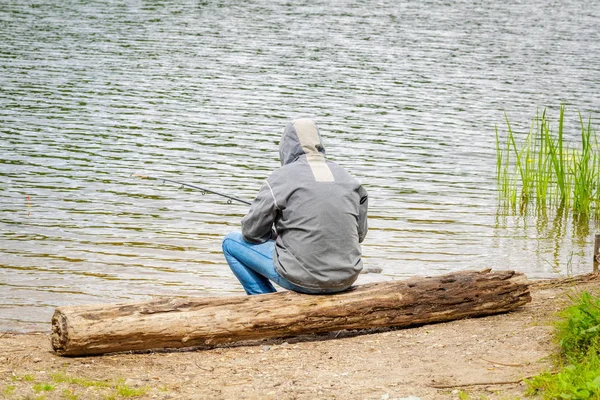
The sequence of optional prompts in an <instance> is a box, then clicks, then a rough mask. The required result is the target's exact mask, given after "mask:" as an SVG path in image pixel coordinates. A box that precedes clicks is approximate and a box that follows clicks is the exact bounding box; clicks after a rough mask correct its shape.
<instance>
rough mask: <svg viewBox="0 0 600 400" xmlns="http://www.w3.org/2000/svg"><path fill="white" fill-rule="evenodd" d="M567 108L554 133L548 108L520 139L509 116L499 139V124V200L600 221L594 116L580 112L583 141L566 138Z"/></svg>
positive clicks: (562, 110) (598, 156)
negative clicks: (567, 211)
mask: <svg viewBox="0 0 600 400" xmlns="http://www.w3.org/2000/svg"><path fill="white" fill-rule="evenodd" d="M564 117H565V106H564V105H562V106H561V107H560V114H559V119H558V130H557V131H556V133H555V132H553V130H552V126H551V121H550V119H549V117H548V116H547V115H546V110H544V111H543V113H542V114H541V115H539V114H538V115H536V117H535V118H534V119H533V121H532V125H531V128H530V131H529V133H528V134H527V135H526V136H525V138H524V140H523V141H522V142H517V135H516V134H515V132H514V131H513V129H512V127H511V125H510V122H509V120H508V116H505V118H506V126H507V134H506V137H505V138H504V140H501V138H500V134H499V132H498V128H497V127H496V178H497V180H498V187H499V192H500V198H501V201H502V202H503V203H505V204H507V205H509V206H510V207H511V208H513V210H516V208H517V207H518V208H519V210H520V212H521V213H524V212H526V211H527V210H528V208H529V207H530V206H535V208H536V209H537V210H538V211H542V212H543V211H545V209H546V207H552V206H554V207H560V208H566V209H571V210H572V211H573V213H574V214H575V216H576V217H584V218H585V217H587V218H589V217H593V218H596V219H600V182H599V181H600V147H599V146H598V137H597V134H596V131H595V130H593V128H592V119H591V116H590V118H589V119H588V121H587V123H586V122H585V121H584V120H583V118H582V117H581V114H580V115H579V123H580V126H581V143H580V144H579V145H578V146H572V145H571V144H569V143H567V142H566V141H565V138H564V125H565V124H564V122H565V119H564Z"/></svg>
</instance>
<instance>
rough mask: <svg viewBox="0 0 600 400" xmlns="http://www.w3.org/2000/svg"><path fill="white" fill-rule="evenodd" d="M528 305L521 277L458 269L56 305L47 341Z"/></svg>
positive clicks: (311, 325) (301, 325) (338, 322)
mask: <svg viewBox="0 0 600 400" xmlns="http://www.w3.org/2000/svg"><path fill="white" fill-rule="evenodd" d="M530 301H531V296H530V294H529V287H528V285H527V279H526V278H525V276H524V275H523V274H522V273H519V272H514V271H493V272H492V271H490V270H484V271H464V272H457V273H451V274H447V275H442V276H434V277H425V278H423V277H416V278H412V279H408V280H398V281H390V282H380V283H371V284H366V285H360V286H354V287H352V288H350V289H349V290H347V291H346V292H343V293H339V294H335V295H305V294H298V293H294V292H287V291H286V292H279V293H273V294H266V295H259V296H234V297H210V298H186V299H180V298H178V299H160V300H152V301H145V302H138V303H129V304H100V305H88V306H73V307H59V308H57V309H56V311H55V313H54V316H53V317H52V339H51V341H52V348H53V349H54V350H55V351H56V352H57V353H58V354H60V355H65V356H82V355H93V354H103V353H112V352H120V351H130V350H152V349H165V348H181V347H196V346H214V345H218V344H223V343H233V342H238V341H243V340H252V339H265V338H274V337H288V336H295V335H300V334H307V333H322V332H330V331H336V330H343V329H369V328H379V327H408V326H411V325H422V324H428V323H435V322H443V321H450V320H455V319H461V318H467V317H480V316H485V315H491V314H497V313H502V312H507V311H510V310H513V309H515V308H517V307H519V306H522V305H524V304H526V303H528V302H530Z"/></svg>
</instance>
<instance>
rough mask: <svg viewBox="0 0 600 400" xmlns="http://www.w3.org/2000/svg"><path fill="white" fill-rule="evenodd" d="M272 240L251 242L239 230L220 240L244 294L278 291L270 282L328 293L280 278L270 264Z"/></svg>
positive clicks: (302, 290) (290, 287)
mask: <svg viewBox="0 0 600 400" xmlns="http://www.w3.org/2000/svg"><path fill="white" fill-rule="evenodd" d="M274 251H275V241H274V240H269V241H267V242H265V243H261V244H253V243H250V242H247V241H245V240H244V237H243V236H242V234H241V233H240V232H232V233H229V234H228V235H227V236H225V238H224V239H223V255H225V260H227V264H229V268H231V270H232V271H233V274H234V275H235V276H236V278H238V280H239V281H240V283H241V284H242V286H243V287H244V290H245V291H246V293H247V294H263V293H273V292H276V291H277V290H276V289H275V287H273V284H272V283H271V281H273V282H275V283H276V284H277V285H279V286H281V287H282V288H284V289H288V290H293V291H295V292H300V293H308V294H318V293H329V292H330V291H328V290H323V289H314V290H313V289H306V288H301V287H299V286H296V285H294V284H293V283H291V282H289V281H288V280H287V279H285V278H284V277H282V276H281V275H279V274H278V273H277V271H276V270H275V266H274V265H273V252H274Z"/></svg>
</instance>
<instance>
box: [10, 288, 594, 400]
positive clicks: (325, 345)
mask: <svg viewBox="0 0 600 400" xmlns="http://www.w3.org/2000/svg"><path fill="white" fill-rule="evenodd" d="M531 288H532V297H533V301H532V302H531V303H530V304H528V305H526V306H524V307H522V308H520V309H518V310H516V311H513V312H511V313H508V314H502V315H496V316H491V317H485V318H477V319H465V320H460V321H453V322H448V323H442V324H435V325H427V326H421V327H417V328H412V329H387V330H379V331H375V332H374V331H369V332H346V331H342V332H336V333H332V334H327V335H318V336H304V337H299V338H293V339H289V338H288V339H285V340H270V341H263V342H258V343H253V344H251V345H239V346H234V347H221V348H215V349H209V350H196V351H177V352H160V353H157V352H153V353H145V354H113V355H106V356H99V357H85V358H65V357H60V356H57V355H55V354H54V353H53V352H52V350H51V348H50V340H49V334H48V333H38V334H11V333H5V334H0V398H6V399H30V398H31V399H38V398H39V399H66V398H70V399H75V398H77V399H107V398H115V399H119V398H132V397H134V398H148V399H376V400H380V399H381V400H385V399H403V398H410V397H411V396H413V397H412V398H413V399H414V397H418V398H420V399H453V398H456V399H458V398H470V399H478V398H487V399H513V398H521V397H523V394H524V390H525V385H524V383H523V382H522V379H523V378H524V377H528V376H531V375H534V374H536V373H538V372H540V371H542V370H544V369H548V368H550V367H551V360H550V359H549V357H548V356H549V355H550V354H551V353H552V352H553V351H554V350H555V345H554V344H553V343H552V335H551V334H552V327H551V323H552V321H553V320H554V318H555V314H556V312H557V311H558V310H560V309H561V308H563V307H564V306H565V305H566V304H568V302H569V299H568V295H569V294H573V293H577V292H579V291H582V290H589V291H592V292H598V291H599V290H600V278H592V279H590V278H589V277H588V278H587V279H575V280H573V281H561V282H553V283H552V284H550V283H546V284H543V283H540V284H534V285H532V286H531ZM467 396H468V397H467Z"/></svg>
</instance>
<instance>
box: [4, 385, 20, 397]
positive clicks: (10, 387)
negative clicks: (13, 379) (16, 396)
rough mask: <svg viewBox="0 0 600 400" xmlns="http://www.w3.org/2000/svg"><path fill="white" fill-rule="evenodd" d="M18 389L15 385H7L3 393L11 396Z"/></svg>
mask: <svg viewBox="0 0 600 400" xmlns="http://www.w3.org/2000/svg"><path fill="white" fill-rule="evenodd" d="M16 389H17V387H16V386H15V385H7V386H6V387H5V388H4V390H2V394H4V395H5V396H9V395H11V394H13V393H14V392H15V390H16Z"/></svg>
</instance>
